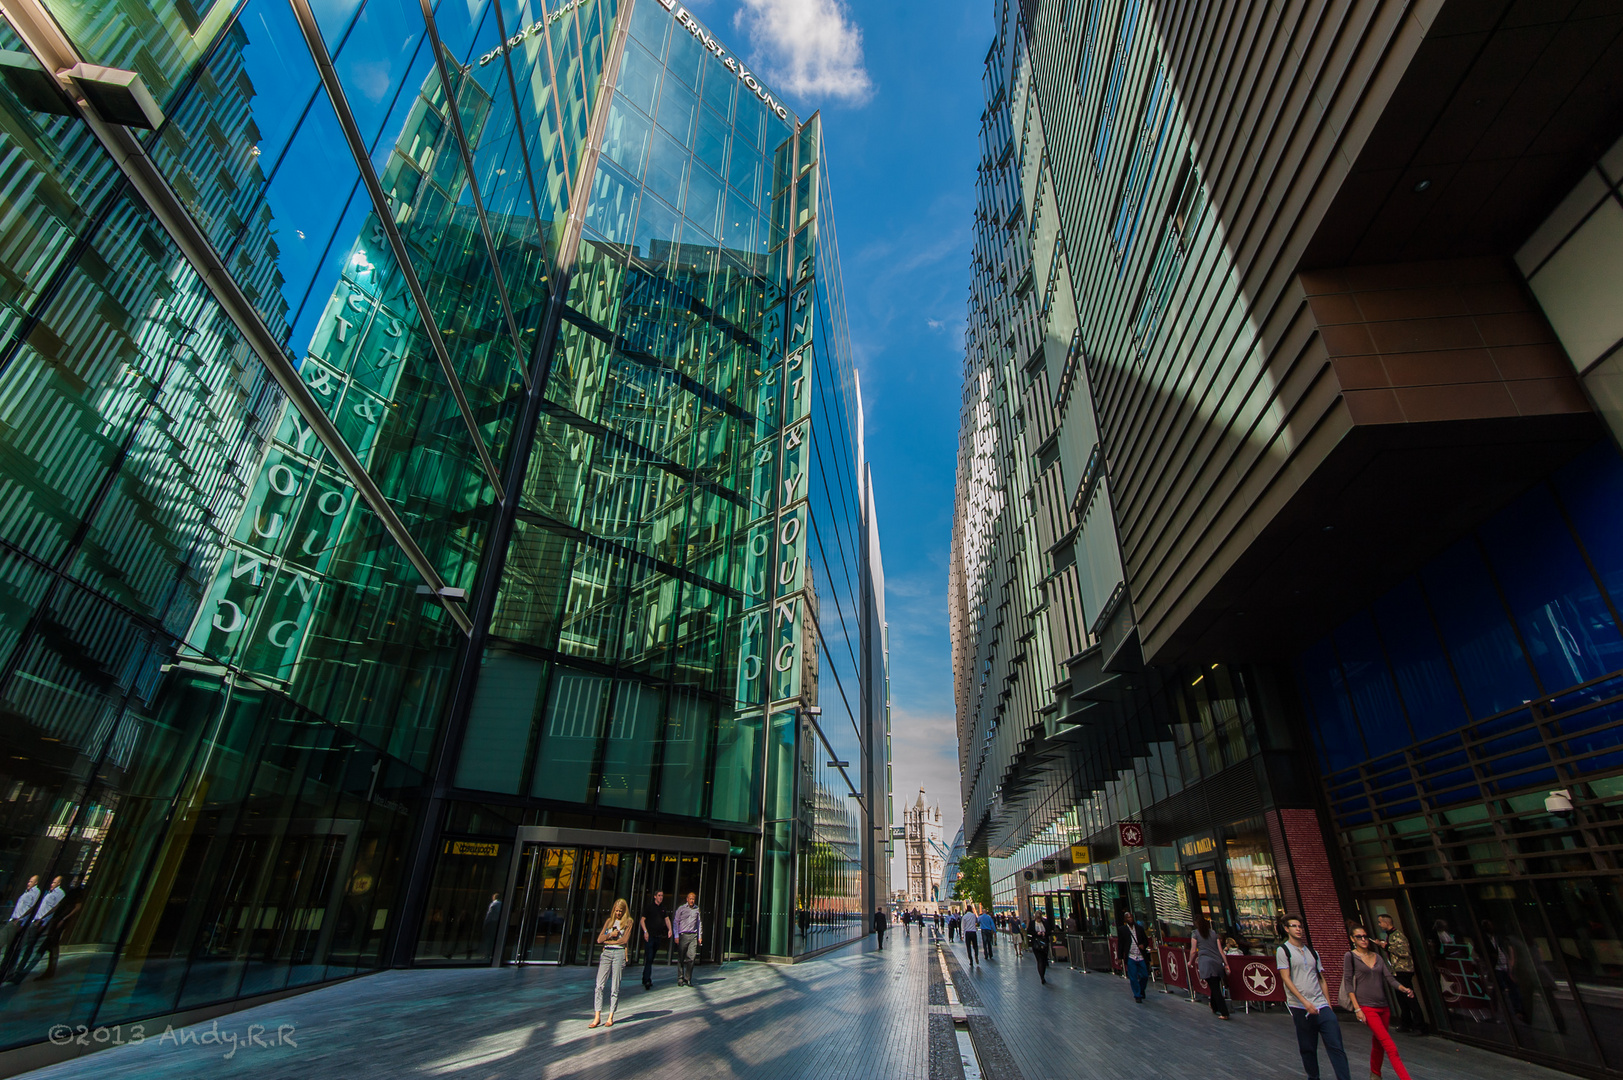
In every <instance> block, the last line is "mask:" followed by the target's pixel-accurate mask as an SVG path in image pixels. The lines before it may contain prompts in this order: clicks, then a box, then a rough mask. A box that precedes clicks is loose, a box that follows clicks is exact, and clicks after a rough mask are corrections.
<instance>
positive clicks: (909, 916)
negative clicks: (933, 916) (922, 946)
mask: <svg viewBox="0 0 1623 1080" xmlns="http://www.w3.org/2000/svg"><path fill="white" fill-rule="evenodd" d="M902 936H903V937H905V938H911V937H912V936H913V913H912V912H911V911H909V910H907V909H906V908H903V909H902Z"/></svg>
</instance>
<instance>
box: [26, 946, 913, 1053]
mask: <svg viewBox="0 0 1623 1080" xmlns="http://www.w3.org/2000/svg"><path fill="white" fill-rule="evenodd" d="M914 943H915V944H917V943H918V935H917V934H915V935H914ZM900 944H905V942H902V941H901V940H900V935H897V936H896V937H895V939H894V940H893V941H887V945H892V946H894V945H900ZM929 958H930V957H928V956H927V950H926V949H924V948H916V949H913V950H906V949H901V948H895V947H891V948H887V949H886V950H885V951H884V952H876V951H873V950H872V946H871V939H869V940H868V941H865V942H862V943H858V944H855V945H851V946H847V947H846V948H844V949H841V950H837V951H836V952H834V953H832V954H829V955H827V956H824V957H822V958H819V959H816V960H811V961H807V962H805V963H802V964H795V965H775V964H761V963H730V964H725V965H722V966H721V967H719V968H717V967H701V968H699V969H698V970H697V971H696V972H695V983H696V985H695V986H694V987H693V988H691V989H682V988H679V987H677V986H676V985H675V981H676V974H675V968H669V967H665V968H661V969H659V973H658V975H657V976H656V979H655V982H656V988H655V989H654V990H653V991H652V992H648V991H644V990H643V988H642V986H641V985H640V984H639V982H638V978H639V977H640V975H641V972H642V968H641V966H638V967H636V968H634V969H628V970H627V971H626V979H625V981H624V983H623V984H622V989H621V995H620V1008H619V1012H618V1014H617V1015H616V1017H615V1024H614V1027H613V1028H610V1029H602V1028H599V1029H597V1030H591V1029H588V1028H587V1026H586V1025H587V1023H588V1022H590V1020H591V1018H592V986H593V982H594V980H595V977H596V969H588V968H551V967H519V968H496V969H489V968H483V969H454V970H442V971H425V970H413V971H385V972H380V973H379V974H376V975H368V976H366V977H364V978H361V979H356V980H353V981H350V982H347V983H344V984H341V985H337V986H331V987H327V988H324V989H321V990H314V991H311V992H310V993H308V994H301V995H299V996H297V997H292V998H287V999H284V1000H282V1001H278V1002H274V1003H272V1004H269V1005H264V1006H259V1007H257V1008H254V1009H248V1010H244V1011H243V1012H238V1013H233V1014H231V1015H229V1016H224V1017H221V1018H219V1020H217V1021H210V1022H209V1023H205V1024H202V1025H199V1026H198V1027H197V1028H194V1029H192V1030H200V1031H202V1032H204V1033H207V1032H208V1031H209V1030H210V1026H211V1024H217V1025H218V1026H217V1030H218V1031H219V1032H220V1033H221V1034H222V1035H223V1034H224V1033H226V1032H230V1033H231V1034H233V1035H235V1036H236V1037H237V1050H236V1053H235V1054H234V1055H232V1056H230V1057H227V1054H228V1053H229V1052H230V1051H231V1049H232V1047H231V1045H230V1043H229V1042H227V1043H224V1044H219V1043H216V1044H213V1045H208V1046H204V1045H201V1044H196V1045H177V1044H176V1042H175V1041H173V1040H165V1039H164V1038H163V1037H162V1035H161V1032H154V1031H151V1030H149V1031H148V1032H147V1033H146V1040H145V1042H144V1043H143V1044H142V1045H140V1046H122V1047H113V1048H111V1049H108V1050H103V1051H99V1052H97V1053H94V1054H90V1055H88V1056H86V1057H82V1058H79V1059H77V1060H74V1061H70V1062H64V1063H62V1064H59V1065H53V1066H50V1067H49V1068H45V1069H41V1070H38V1071H36V1072H33V1073H29V1074H27V1075H28V1077H29V1080H92V1078H94V1080H160V1078H161V1080H190V1078H192V1077H197V1078H207V1080H235V1078H239V1077H240V1078H244V1080H247V1078H252V1080H281V1078H284V1077H285V1078H289V1080H360V1078H361V1077H372V1076H377V1077H390V1078H394V1080H401V1078H417V1077H421V1078H425V1080H426V1078H466V1080H508V1078H520V1077H522V1078H525V1080H530V1078H539V1077H547V1078H570V1077H582V1078H585V1077H591V1078H593V1080H597V1078H604V1080H608V1078H615V1077H648V1076H656V1075H664V1076H672V1077H677V1076H680V1077H686V1078H689V1080H715V1078H720V1077H753V1078H763V1080H779V1078H784V1080H787V1078H793V1077H806V1078H812V1077H829V1078H833V1080H868V1078H871V1077H875V1076H894V1077H903V1078H917V1080H927V1078H928V1076H929V1051H928V1045H927V1034H926V1032H927V1029H928V1018H929V1006H928V1001H927V991H926V979H925V972H924V962H925V960H926V959H929ZM251 1025H258V1027H259V1029H260V1031H261V1036H260V1038H261V1040H262V1041H265V1042H271V1043H274V1042H275V1041H276V1033H277V1030H278V1026H279V1025H292V1028H293V1034H292V1038H293V1040H294V1041H295V1042H296V1043H297V1045H296V1046H290V1045H271V1046H245V1045H244V1041H245V1040H246V1035H247V1032H248V1030H249V1028H250V1026H251Z"/></svg>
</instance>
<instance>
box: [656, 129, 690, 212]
mask: <svg viewBox="0 0 1623 1080" xmlns="http://www.w3.org/2000/svg"><path fill="white" fill-rule="evenodd" d="M687 168H688V151H687V147H685V146H683V145H682V144H681V143H680V142H678V141H677V140H675V139H673V138H671V137H670V136H669V135H667V134H665V133H664V132H663V131H656V132H654V140H653V145H652V148H651V149H650V151H649V154H648V174H647V184H648V190H649V191H652V192H653V193H654V194H655V195H658V196H659V197H660V198H662V199H664V200H665V201H666V202H668V203H670V204H671V205H672V206H681V205H682V184H683V181H684V179H685V178H686V176H687Z"/></svg>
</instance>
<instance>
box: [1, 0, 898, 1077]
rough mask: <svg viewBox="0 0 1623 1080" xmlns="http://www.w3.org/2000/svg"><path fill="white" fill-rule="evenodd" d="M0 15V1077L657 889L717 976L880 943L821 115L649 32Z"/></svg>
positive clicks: (700, 41)
mask: <svg viewBox="0 0 1623 1080" xmlns="http://www.w3.org/2000/svg"><path fill="white" fill-rule="evenodd" d="M0 10H3V12H4V14H5V20H6V21H5V23H4V25H3V26H0V39H3V40H0V49H3V50H4V53H3V55H0V83H3V84H4V85H3V88H0V111H3V114H4V120H5V123H4V126H3V130H0V160H3V161H4V163H5V168H4V177H5V180H4V188H5V193H6V196H5V199H4V201H3V205H0V264H3V268H4V271H3V282H4V285H3V288H0V462H3V469H0V560H3V564H4V569H3V572H0V580H3V582H4V584H3V587H0V597H3V603H0V709H3V719H0V744H3V746H4V764H3V765H0V800H3V801H0V831H3V834H4V845H3V847H0V852H3V854H0V888H3V889H4V901H3V902H4V903H5V904H6V905H7V914H8V916H9V915H10V914H11V913H12V911H13V908H14V906H15V905H17V904H18V903H19V901H20V902H21V904H22V906H21V908H20V909H18V914H19V915H20V916H21V918H20V920H18V921H16V922H14V923H12V924H11V925H10V926H9V927H8V928H7V929H6V930H4V931H0V938H3V939H4V940H3V941H0V965H3V973H0V979H4V980H5V982H3V983H0V1004H3V1005H4V1008H3V1010H0V1050H3V1049H5V1048H16V1047H20V1046H23V1045H25V1044H30V1043H37V1042H40V1041H42V1040H44V1039H45V1038H46V1036H47V1033H48V1032H49V1031H50V1030H51V1026H52V1025H53V1024H68V1025H80V1024H83V1025H90V1026H94V1025H113V1024H118V1023H130V1022H134V1021H140V1020H143V1019H147V1018H156V1017H164V1016H174V1015H177V1014H183V1013H186V1012H187V1011H189V1010H194V1009H199V1008H205V1007H215V1006H219V1005H220V1004H222V1003H231V1002H241V1001H249V1000H253V999H254V998H256V997H257V996H260V995H264V994H267V993H276V992H282V991H285V990H288V989H290V988H295V987H299V986H304V985H311V984H316V983H319V982H322V981H324V980H330V979H334V978H338V977H342V976H347V975H352V974H356V973H360V972H365V971H370V970H376V969H378V968H381V967H385V966H390V965H395V966H400V965H412V964H444V963H457V964H501V963H588V962H592V961H594V960H595V959H596V952H595V950H596V946H595V944H594V940H593V939H594V936H595V935H594V934H593V932H592V930H593V928H594V927H595V925H596V923H597V922H598V921H599V920H600V917H601V915H602V913H603V911H604V910H606V908H607V907H608V906H609V905H610V904H612V903H613V901H614V900H615V899H616V898H617V897H626V898H628V899H630V900H631V901H632V903H633V904H634V905H641V904H642V903H643V902H644V901H645V899H646V898H648V897H649V896H650V895H651V894H652V893H653V892H654V890H655V889H659V888H663V889H664V890H665V892H666V893H667V896H668V897H670V899H669V900H668V901H667V902H668V903H675V902H677V901H678V898H679V896H680V894H683V893H686V892H689V891H692V892H695V893H697V894H698V897H699V902H700V906H701V909H702V911H703V913H704V918H705V920H706V934H705V946H704V958H705V959H706V960H719V959H721V958H723V957H733V956H738V957H747V956H762V957H776V958H783V959H794V958H799V957H803V956H806V955H809V954H813V953H815V952H817V951H818V950H820V949H823V948H827V947H831V946H834V945H837V944H839V943H842V942H845V941H849V940H853V939H855V938H857V937H859V936H860V934H861V932H862V927H863V913H864V910H865V909H866V908H867V907H868V906H869V905H870V904H871V903H872V902H873V898H874V896H875V895H878V896H883V895H884V894H885V891H887V890H888V871H887V869H886V867H885V865H884V862H883V860H885V859H886V858H888V854H889V853H888V850H887V846H888V842H889V837H888V827H889V814H888V805H889V761H888V756H886V755H888V729H887V727H888V715H889V697H888V683H887V671H886V647H885V630H884V621H883V620H884V607H883V597H882V589H883V570H882V566H881V563H880V555H879V535H878V525H877V518H876V511H875V500H874V496H873V491H872V480H871V476H870V474H869V471H868V469H867V466H866V463H865V461H864V460H863V456H862V445H861V424H862V417H861V406H860V399H859V396H858V391H857V387H856V381H855V375H854V372H853V368H852V364H851V356H850V350H849V343H848V341H847V337H846V323H845V311H844V306H843V304H844V298H843V294H842V291H841V284H840V271H839V261H838V255H837V249H836V243H835V230H834V223H833V212H832V204H831V198H830V194H829V184H828V177H827V172H826V167H825V161H824V149H823V141H822V132H821V126H820V122H819V119H818V117H816V116H813V117H811V118H810V119H809V120H806V121H804V122H802V121H800V120H799V119H798V118H797V117H796V116H795V115H794V114H793V113H791V112H790V110H789V108H788V107H787V106H786V105H785V104H784V103H783V102H782V101H781V99H779V98H778V97H777V96H776V95H775V94H774V93H773V92H772V91H771V90H770V89H769V88H767V87H766V86H765V85H763V83H762V82H761V81H760V79H759V77H758V76H757V75H756V73H755V72H753V71H752V70H751V69H750V68H749V67H748V65H746V64H744V63H743V62H741V61H740V60H739V58H738V57H736V56H735V55H733V54H732V53H731V52H730V50H728V49H727V48H726V47H725V45H723V44H722V43H720V42H719V41H718V40H717V39H716V38H715V37H714V36H713V35H712V34H711V33H710V32H709V31H708V30H707V29H706V28H705V27H704V26H702V25H701V24H700V23H699V22H698V21H697V20H696V19H695V18H694V17H693V16H692V15H691V14H690V13H689V12H687V11H686V9H685V8H682V7H680V6H678V5H674V4H667V3H665V2H664V0H570V2H568V3H554V4H548V5H543V4H540V3H518V4H506V5H497V4H488V3H475V4H472V5H468V4H456V5H442V6H441V7H439V8H438V9H435V8H434V7H433V5H431V4H423V5H418V4H405V3H399V2H386V0H364V2H360V3H355V4H349V5H343V6H341V7H338V8H333V7H330V6H329V7H321V8H319V9H318V8H313V7H312V6H311V5H310V4H308V3H307V2H306V0H248V2H245V3H237V4H232V3H227V2H224V0H221V2H219V3H215V4H212V5H209V4H190V3H185V2H182V0H172V2H171V0H163V2H160V3H148V2H139V3H138V2H135V0H128V2H122V0H121V2H110V3H106V4H94V5H79V4H74V3H67V2H61V3H58V2H57V0H4V2H3V3H0ZM53 73H67V74H64V75H61V76H60V77H59V76H58V75H56V74H53ZM131 73H133V81H132V74H131ZM132 86H133V88H132ZM36 878H37V879H38V888H37V891H35V892H30V881H31V880H33V879H36ZM875 890H877V892H876V891H875ZM47 905H48V906H49V907H50V910H51V912H52V914H51V918H50V920H49V921H44V920H40V921H38V922H34V921H32V919H33V915H34V914H37V913H39V912H40V911H42V910H44V909H45V907H46V906H47ZM46 976H49V981H46Z"/></svg>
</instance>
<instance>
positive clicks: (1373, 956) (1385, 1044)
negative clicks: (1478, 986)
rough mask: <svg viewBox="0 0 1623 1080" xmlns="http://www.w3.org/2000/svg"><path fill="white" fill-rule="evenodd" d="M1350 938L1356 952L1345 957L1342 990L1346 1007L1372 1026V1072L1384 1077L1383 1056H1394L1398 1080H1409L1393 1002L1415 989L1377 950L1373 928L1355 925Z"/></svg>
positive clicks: (1377, 1079)
mask: <svg viewBox="0 0 1623 1080" xmlns="http://www.w3.org/2000/svg"><path fill="white" fill-rule="evenodd" d="M1347 937H1348V938H1349V939H1350V940H1351V942H1352V951H1351V952H1349V953H1348V954H1347V955H1346V957H1345V958H1343V960H1342V964H1341V992H1342V995H1343V997H1344V999H1345V1000H1344V1002H1343V1004H1344V1006H1347V1007H1350V1008H1351V1009H1352V1011H1353V1015H1354V1016H1356V1017H1358V1019H1359V1020H1360V1021H1361V1022H1362V1023H1365V1024H1367V1025H1369V1034H1370V1040H1369V1075H1370V1077H1371V1080H1380V1075H1381V1062H1382V1059H1383V1058H1388V1057H1389V1058H1391V1059H1392V1071H1393V1072H1395V1073H1397V1074H1398V1080H1409V1070H1408V1069H1406V1068H1404V1067H1403V1059H1402V1058H1400V1057H1398V1044H1397V1042H1396V1041H1395V1040H1394V1039H1393V1038H1392V1003H1393V1002H1394V1001H1396V1000H1397V999H1398V998H1399V997H1400V996H1401V995H1405V994H1407V995H1408V996H1410V997H1413V996H1414V991H1413V990H1410V989H1409V988H1408V987H1406V986H1403V985H1401V984H1400V983H1399V982H1398V980H1397V979H1396V978H1395V977H1394V976H1393V974H1392V969H1391V968H1389V967H1387V966H1386V960H1385V958H1384V957H1382V956H1381V954H1380V953H1379V952H1377V951H1376V949H1375V943H1374V942H1373V941H1372V940H1371V939H1370V934H1369V931H1368V930H1366V929H1364V928H1363V927H1362V926H1357V925H1355V926H1353V928H1352V929H1351V930H1350V931H1349V932H1348V934H1347Z"/></svg>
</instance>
